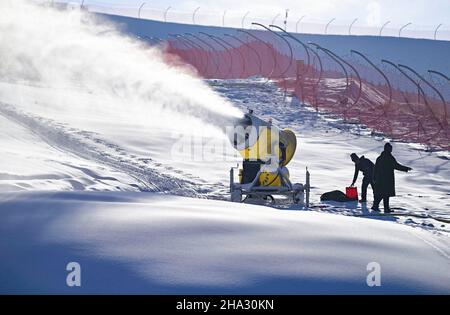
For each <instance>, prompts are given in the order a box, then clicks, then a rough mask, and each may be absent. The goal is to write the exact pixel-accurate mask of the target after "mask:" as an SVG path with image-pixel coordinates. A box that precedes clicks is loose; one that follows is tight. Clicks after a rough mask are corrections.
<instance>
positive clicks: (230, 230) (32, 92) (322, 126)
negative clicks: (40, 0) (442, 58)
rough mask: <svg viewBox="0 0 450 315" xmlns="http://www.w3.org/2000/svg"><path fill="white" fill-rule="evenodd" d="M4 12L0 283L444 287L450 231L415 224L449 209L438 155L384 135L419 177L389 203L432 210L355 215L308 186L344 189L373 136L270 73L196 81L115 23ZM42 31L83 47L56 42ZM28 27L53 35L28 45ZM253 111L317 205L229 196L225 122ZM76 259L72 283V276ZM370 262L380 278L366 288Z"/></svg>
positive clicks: (336, 289)
mask: <svg viewBox="0 0 450 315" xmlns="http://www.w3.org/2000/svg"><path fill="white" fill-rule="evenodd" d="M5 3H7V4H8V1H7V2H3V3H2V4H1V5H3V6H5V7H4V8H5V9H8V10H10V9H11V7H8V6H7V5H5ZM12 3H18V2H16V1H11V2H9V4H12ZM15 12H16V11H11V12H10V14H9V15H7V16H8V18H7V19H3V20H2V21H0V32H1V34H2V35H4V34H5V33H4V32H5V30H6V29H8V30H9V31H10V33H9V37H5V36H3V37H0V41H2V39H5V41H2V42H1V45H0V56H2V57H8V58H9V59H8V61H9V62H10V63H9V65H14V67H10V68H7V67H6V66H5V63H4V62H3V63H2V61H0V72H1V74H2V76H1V83H0V145H1V147H2V154H1V156H0V161H1V163H0V191H1V192H0V218H1V220H0V239H1V241H0V258H1V259H0V280H1V281H0V292H1V293H13V292H14V293H31V292H33V293H69V294H70V293H255V294H256V293H272V294H276V293H365V294H378V293H449V292H450V281H449V280H450V279H449V273H448V271H449V270H450V244H449V242H450V241H449V231H450V226H449V224H448V223H445V222H443V221H439V220H435V219H433V218H427V217H426V216H432V217H435V218H438V219H444V220H448V219H449V218H450V216H449V213H450V212H449V211H450V190H449V186H450V166H449V159H448V154H447V153H445V152H444V153H439V154H436V153H430V152H424V151H421V150H419V149H417V148H416V147H415V146H413V145H408V144H400V143H395V144H394V154H395V155H396V157H397V158H398V160H399V161H400V162H401V163H404V164H406V165H409V166H411V167H413V168H414V172H412V173H410V174H397V182H398V195H399V197H398V198H395V199H393V200H392V205H393V206H394V207H396V208H402V209H404V211H408V212H412V213H414V214H417V215H420V216H423V217H425V218H418V217H414V216H410V217H408V216H401V217H400V216H398V217H396V216H389V217H368V218H356V217H353V215H361V214H364V213H366V214H367V213H368V211H369V210H368V209H367V208H361V206H360V205H357V204H345V205H333V204H322V203H320V201H319V196H320V194H321V193H323V192H325V191H329V190H334V189H341V190H342V189H343V188H344V187H345V186H347V185H348V184H349V183H350V181H351V177H352V175H353V165H352V163H351V161H350V159H349V156H348V155H349V154H350V153H351V152H356V153H359V154H364V155H365V156H366V157H369V158H371V159H374V158H376V156H377V154H378V153H379V152H380V151H381V148H382V146H383V144H384V142H383V141H384V140H385V139H383V138H382V137H377V136H373V135H371V134H370V132H369V131H367V130H364V129H363V128H362V127H361V126H354V125H346V124H344V123H343V122H341V121H338V120H334V119H332V118H331V117H323V116H320V115H317V114H316V113H315V112H314V111H311V110H310V109H309V108H307V107H304V106H302V105H301V104H299V103H298V102H297V101H296V100H295V99H291V98H289V97H286V98H285V97H284V95H283V92H282V91H280V90H278V89H277V88H276V86H275V85H272V84H271V83H270V82H269V83H267V82H266V80H265V79H261V78H252V79H248V80H235V81H220V80H219V81H208V82H202V81H201V80H200V79H198V78H194V77H192V76H191V75H190V74H189V72H186V71H185V70H182V69H179V68H174V67H173V66H171V67H166V66H164V63H163V62H162V60H163V59H162V58H160V57H159V55H158V53H157V52H155V51H153V50H147V48H145V47H144V48H142V46H140V44H136V45H135V44H130V42H129V40H128V39H124V38H123V37H122V35H120V34H116V33H114V32H111V31H106V30H108V28H107V29H106V30H104V29H101V30H100V31H99V30H98V29H97V28H96V27H97V26H94V25H90V24H89V26H90V28H91V29H92V28H94V31H92V30H86V29H83V28H81V29H80V25H79V21H80V17H79V16H77V14H78V13H77V12H72V13H71V15H69V17H70V18H67V16H66V14H67V13H66V12H59V13H48V12H45V13H42V12H40V11H37V12H36V11H34V10H32V11H30V12H28V16H30V15H29V14H30V13H33V14H35V15H36V14H38V15H36V16H35V17H36V18H38V17H41V18H42V16H40V15H39V14H44V17H46V18H45V19H39V20H40V21H41V23H40V27H36V25H35V24H30V25H28V26H27V27H24V25H21V24H18V25H17V24H14V20H17V16H14V14H13V13H15ZM16 13H17V12H16ZM47 14H51V15H50V16H47ZM49 17H50V18H49ZM42 21H47V23H43V22H42ZM81 21H82V25H83V23H89V21H86V20H83V19H82V20H81ZM8 23H12V24H8ZM53 23H57V24H56V25H57V26H58V27H59V28H56V31H57V30H58V29H59V30H61V31H63V32H65V34H67V33H69V34H71V35H73V36H75V37H76V38H81V40H80V41H75V42H73V41H67V42H69V43H70V45H69V46H67V42H66V41H65V40H64V37H63V36H60V34H58V33H56V34H54V33H51V32H49V29H47V28H46V27H48V28H51V29H53V27H54V26H55V24H53ZM58 23H60V24H58ZM6 26H8V27H6ZM14 26H15V27H17V29H20V33H17V34H14V31H15V30H17V29H16V28H15V27H14ZM27 32H29V33H27ZM34 32H42V34H39V35H41V36H45V35H46V36H48V37H45V38H44V39H43V38H42V37H39V36H35V37H36V41H34V40H33V37H32V36H30V35H29V36H24V38H26V40H23V38H22V35H23V34H35V33H34ZM68 38H71V37H70V36H69V37H68ZM55 39H56V40H55ZM96 41H100V43H97V42H96ZM14 43H19V44H21V45H23V46H21V45H19V46H17V45H13V44H14ZM41 43H45V45H46V47H50V48H48V50H45V49H43V47H42V46H39V45H41ZM113 43H114V44H113ZM8 45H9V46H8ZM4 47H8V50H6V49H4ZM14 47H21V49H20V50H19V51H14V50H11V49H12V48H14ZM68 47H70V49H69V48H68ZM37 51H40V52H41V53H40V54H36V52H37ZM136 51H137V52H136ZM11 52H13V53H11ZM60 52H63V54H60ZM67 52H70V53H69V54H68V53H67ZM116 52H118V53H117V55H116ZM14 53H17V55H14ZM17 56H20V58H17ZM61 56H63V57H61ZM75 56H77V58H75ZM80 56H84V58H81V57H80ZM124 56H126V57H127V58H125V57H124ZM80 58H81V59H80ZM0 60H3V61H4V60H5V58H2V59H0ZM149 60H150V61H149ZM43 61H53V63H48V64H47V63H45V62H43ZM75 61H77V62H75ZM19 65H22V66H23V65H27V67H29V68H31V69H33V71H34V72H33V74H35V75H36V76H33V77H31V78H30V77H22V76H23V74H24V73H25V74H29V72H28V71H27V69H28V68H27V67H24V68H17V67H16V66H19ZM112 65H114V67H113V66H112ZM105 67H106V68H105ZM24 69H25V70H24ZM141 69H142V70H141ZM22 71H24V72H22ZM111 72H112V73H111ZM11 74H13V75H11ZM111 75H112V76H111ZM26 79H28V80H26ZM167 82H170V83H171V84H167ZM172 83H176V84H172ZM247 107H251V108H253V109H254V111H255V114H257V115H258V116H261V117H262V118H272V119H273V121H274V123H275V124H277V125H280V126H281V127H289V128H291V129H293V130H294V131H295V132H296V133H297V135H298V142H299V148H298V151H297V153H296V155H295V157H294V160H293V161H292V162H291V164H290V165H289V169H290V173H291V177H292V179H293V181H294V182H302V181H303V180H304V172H305V167H306V166H308V168H309V170H310V172H311V173H312V184H313V189H312V205H313V207H312V208H311V209H309V210H305V209H300V208H295V207H293V206H289V205H282V204H281V205H279V206H277V207H265V206H259V205H246V204H234V203H230V202H227V201H225V199H227V197H228V193H227V184H228V179H229V173H228V171H229V168H230V167H231V166H235V164H236V163H238V162H239V161H240V159H239V157H238V156H237V155H236V152H234V150H233V149H232V148H231V146H230V145H229V143H228V140H227V139H226V137H225V136H224V134H223V132H222V129H221V128H222V127H223V126H224V125H226V123H227V121H228V119H230V117H235V116H236V115H239V113H242V112H243V111H245V110H246V108H247ZM186 143H189V144H191V145H190V146H185V144H186ZM370 194H371V191H370V190H369V196H370V197H371V195H370ZM370 197H369V198H370ZM370 199H371V198H370ZM399 223H401V224H399ZM70 261H76V262H79V263H80V264H81V267H82V286H81V288H69V287H67V286H66V283H65V276H66V270H65V267H66V264H67V263H68V262H70ZM370 262H377V263H379V264H380V265H381V268H382V269H381V270H382V286H381V287H374V288H371V287H368V286H367V284H366V276H367V274H368V271H367V269H366V268H367V265H368V264H369V263H370Z"/></svg>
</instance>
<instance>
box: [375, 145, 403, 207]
mask: <svg viewBox="0 0 450 315" xmlns="http://www.w3.org/2000/svg"><path fill="white" fill-rule="evenodd" d="M394 170H398V171H402V172H409V171H411V170H412V168H410V167H407V166H403V165H401V164H399V163H398V162H397V160H396V159H395V158H394V156H393V155H392V145H391V144H390V143H386V144H385V145H384V151H383V152H382V153H381V155H380V156H379V157H378V158H377V161H376V162H375V169H374V182H375V201H374V204H373V207H372V210H374V211H380V209H379V205H380V202H381V200H383V204H384V212H385V213H390V212H392V211H391V209H390V208H389V198H390V197H394V196H395V176H394Z"/></svg>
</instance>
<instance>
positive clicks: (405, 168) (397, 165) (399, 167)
mask: <svg viewBox="0 0 450 315" xmlns="http://www.w3.org/2000/svg"><path fill="white" fill-rule="evenodd" d="M394 169H396V170H398V171H402V172H409V171H411V170H412V168H410V167H408V166H404V165H401V164H400V163H398V162H397V160H396V159H394Z"/></svg>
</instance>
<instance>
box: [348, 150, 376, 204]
mask: <svg viewBox="0 0 450 315" xmlns="http://www.w3.org/2000/svg"><path fill="white" fill-rule="evenodd" d="M350 158H351V159H352V161H353V163H355V173H354V175H353V181H352V184H351V185H350V186H353V185H355V183H356V180H357V179H358V174H359V172H361V173H363V176H364V177H363V180H362V187H361V200H360V201H359V202H361V203H363V202H367V187H369V185H370V186H371V187H372V191H374V183H373V169H374V165H373V163H372V161H371V160H369V159H366V158H365V157H364V155H363V156H361V157H358V155H356V153H352V154H350Z"/></svg>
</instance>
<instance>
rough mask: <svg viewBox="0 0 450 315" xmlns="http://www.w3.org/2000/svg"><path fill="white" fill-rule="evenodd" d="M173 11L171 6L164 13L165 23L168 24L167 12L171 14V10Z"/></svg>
mask: <svg viewBox="0 0 450 315" xmlns="http://www.w3.org/2000/svg"><path fill="white" fill-rule="evenodd" d="M170 9H172V7H171V6H169V7H168V8H167V9H166V11H164V22H167V12H169V10H170Z"/></svg>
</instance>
